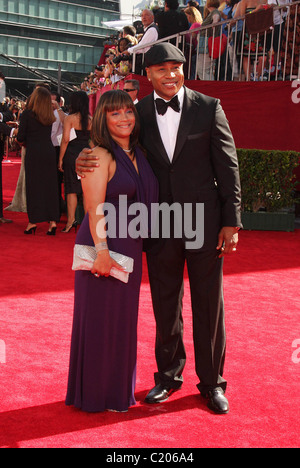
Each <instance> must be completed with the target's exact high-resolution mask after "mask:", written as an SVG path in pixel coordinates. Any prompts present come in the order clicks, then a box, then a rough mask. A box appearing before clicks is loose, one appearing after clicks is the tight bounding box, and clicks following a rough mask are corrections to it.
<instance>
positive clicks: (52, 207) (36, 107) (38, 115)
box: [17, 87, 60, 236]
mask: <svg viewBox="0 0 300 468" xmlns="http://www.w3.org/2000/svg"><path fill="white" fill-rule="evenodd" d="M54 122H55V116H54V113H53V107H52V101H51V94H50V91H48V90H47V89H46V88H44V87H37V88H36V89H35V90H34V91H33V93H32V95H31V97H30V100H29V102H28V105H27V109H25V110H24V112H23V113H22V115H21V119H20V126H19V132H18V137H17V140H18V141H19V143H21V144H25V145H26V157H25V178H26V202H27V213H28V219H29V223H28V226H27V228H26V230H25V231H24V233H25V234H35V232H36V229H37V223H42V222H47V221H48V222H50V225H49V230H48V232H47V234H48V235H52V236H54V235H55V233H56V227H57V222H58V221H59V218H60V209H59V198H58V191H57V184H58V182H57V166H56V154H55V149H54V146H53V144H52V140H51V131H52V125H53V123H54Z"/></svg>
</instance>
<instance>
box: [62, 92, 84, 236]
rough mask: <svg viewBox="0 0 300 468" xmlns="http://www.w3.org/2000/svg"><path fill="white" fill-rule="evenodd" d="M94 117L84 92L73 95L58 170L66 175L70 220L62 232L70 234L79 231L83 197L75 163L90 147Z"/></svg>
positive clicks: (65, 120) (65, 122) (66, 193)
mask: <svg viewBox="0 0 300 468" xmlns="http://www.w3.org/2000/svg"><path fill="white" fill-rule="evenodd" d="M91 128H92V117H91V116H90V114H89V98H88V96H87V95H86V93H85V92H84V91H76V92H74V93H72V95H71V98H70V114H69V115H68V116H66V117H65V119H64V129H63V137H62V142H61V146H60V155H59V163H58V168H59V170H60V171H61V172H63V173H64V181H65V195H66V198H67V211H68V220H67V225H66V227H65V228H64V229H63V230H62V232H64V233H69V232H70V231H71V230H72V228H75V230H76V229H77V221H76V208H77V204H78V197H79V196H81V195H82V187H81V181H80V180H79V179H78V177H77V174H76V172H75V161H76V158H77V156H78V155H79V153H80V151H81V150H82V149H83V148H85V147H86V146H88V145H89V141H90V132H91Z"/></svg>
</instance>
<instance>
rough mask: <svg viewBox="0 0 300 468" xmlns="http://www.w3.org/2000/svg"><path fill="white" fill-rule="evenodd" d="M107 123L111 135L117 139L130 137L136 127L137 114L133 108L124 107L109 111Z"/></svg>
mask: <svg viewBox="0 0 300 468" xmlns="http://www.w3.org/2000/svg"><path fill="white" fill-rule="evenodd" d="M106 124H107V128H108V131H109V133H110V135H111V137H112V138H113V139H115V140H119V139H125V138H128V137H130V135H131V133H132V132H133V130H134V127H135V115H134V112H133V110H132V109H130V108H127V107H124V108H122V109H119V110H116V111H113V112H107V114H106Z"/></svg>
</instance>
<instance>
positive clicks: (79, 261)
mask: <svg viewBox="0 0 300 468" xmlns="http://www.w3.org/2000/svg"><path fill="white" fill-rule="evenodd" d="M109 254H110V256H111V258H113V259H114V260H115V261H116V262H117V263H118V264H119V265H120V266H121V267H122V268H124V270H125V271H121V270H118V269H117V268H114V267H113V268H112V269H111V271H110V276H113V277H114V278H116V279H118V280H120V281H122V282H123V283H128V280H129V274H130V273H132V272H133V265H134V260H133V258H130V257H126V255H123V254H119V253H116V252H112V251H111V250H110V251H109ZM96 258H97V252H96V249H95V247H93V246H90V245H78V244H75V247H74V255H73V266H72V270H73V271H78V270H85V271H91V269H92V268H93V265H94V263H95V260H96Z"/></svg>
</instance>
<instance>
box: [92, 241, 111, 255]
mask: <svg viewBox="0 0 300 468" xmlns="http://www.w3.org/2000/svg"><path fill="white" fill-rule="evenodd" d="M95 249H96V252H97V254H98V253H99V252H102V251H103V250H108V245H107V242H99V244H96V245H95Z"/></svg>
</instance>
